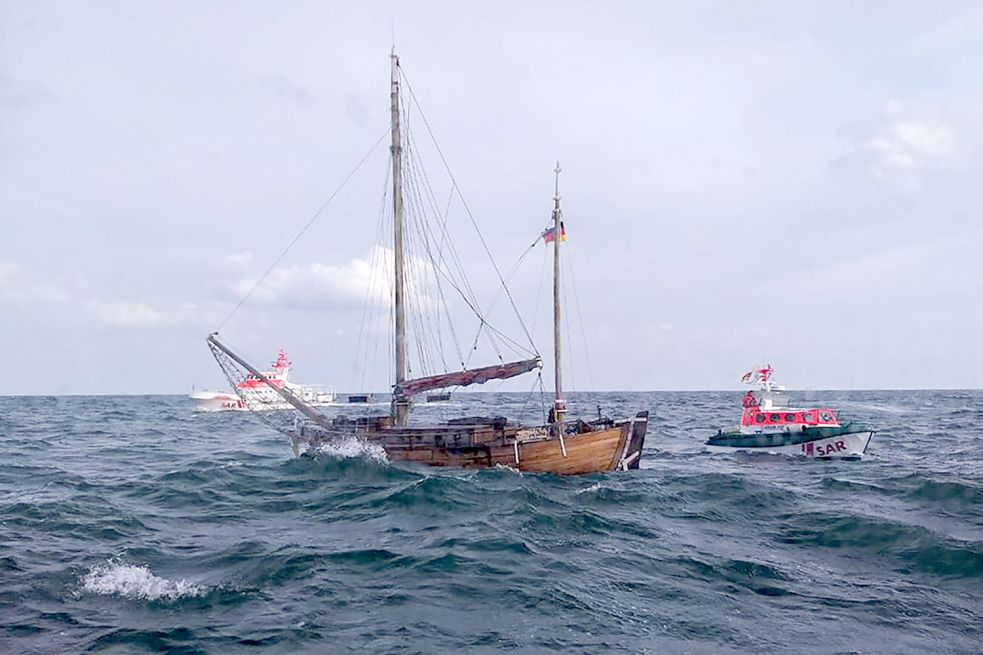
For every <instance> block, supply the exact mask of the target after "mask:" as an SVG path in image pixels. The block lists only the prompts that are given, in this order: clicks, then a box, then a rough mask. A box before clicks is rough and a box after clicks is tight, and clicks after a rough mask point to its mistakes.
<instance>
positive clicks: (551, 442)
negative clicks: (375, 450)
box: [289, 412, 648, 475]
mask: <svg viewBox="0 0 983 655" xmlns="http://www.w3.org/2000/svg"><path fill="white" fill-rule="evenodd" d="M584 425H585V426H586V424H584ZM647 429H648V412H639V413H638V414H637V415H636V416H635V417H634V418H633V419H631V420H628V421H623V422H620V423H616V424H613V425H610V426H609V427H598V428H595V429H590V428H587V427H585V428H584V429H582V430H578V431H577V432H576V433H571V434H566V435H564V437H563V439H562V440H561V439H560V438H559V437H557V436H555V435H550V432H549V427H547V426H542V427H539V428H531V429H521V428H515V427H509V428H506V427H504V426H497V427H496V426H491V425H466V424H462V425H452V426H439V427H432V428H367V429H364V430H357V431H356V432H355V434H356V436H357V437H358V438H360V439H364V440H365V441H366V442H367V443H370V444H375V445H378V446H381V447H382V449H383V450H384V451H385V452H386V456H387V457H388V458H389V459H390V460H393V461H409V462H416V463H418V464H425V465H427V466H439V467H453V468H495V467H508V468H512V469H516V470H519V471H523V472H531V473H552V474H555V475H583V474H588V473H602V472H606V471H614V470H630V469H637V468H638V465H639V460H640V459H641V452H642V448H643V446H644V443H645V434H646V431H647ZM347 434H348V436H349V437H350V435H351V432H349V433H347ZM341 435H342V433H340V432H339V433H335V434H331V433H330V432H323V431H320V430H318V429H317V428H315V429H313V430H301V431H295V432H291V433H289V436H290V438H291V442H292V445H293V447H294V452H295V453H297V454H301V453H303V452H311V451H314V452H316V451H317V449H318V448H319V447H320V446H322V445H329V444H331V443H332V441H333V440H337V439H340V438H343V437H342V436H341Z"/></svg>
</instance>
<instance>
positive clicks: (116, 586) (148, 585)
mask: <svg viewBox="0 0 983 655" xmlns="http://www.w3.org/2000/svg"><path fill="white" fill-rule="evenodd" d="M82 589H83V590H85V591H87V592H89V593H92V594H101V595H104V596H122V597H124V598H132V599H136V600H177V599H178V598H193V597H196V596H201V595H203V594H204V593H205V590H204V589H203V588H202V587H200V586H199V585H196V584H193V583H191V582H188V581H187V580H176V581H175V580H168V579H166V578H161V577H158V576H156V575H154V574H153V573H151V572H150V569H149V568H147V567H146V566H136V565H133V564H127V563H125V562H117V561H112V560H111V561H109V562H106V563H105V564H100V565H98V566H94V567H93V568H92V569H91V570H90V571H89V572H88V573H86V574H85V575H84V576H82Z"/></svg>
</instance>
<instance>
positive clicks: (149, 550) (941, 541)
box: [0, 391, 983, 654]
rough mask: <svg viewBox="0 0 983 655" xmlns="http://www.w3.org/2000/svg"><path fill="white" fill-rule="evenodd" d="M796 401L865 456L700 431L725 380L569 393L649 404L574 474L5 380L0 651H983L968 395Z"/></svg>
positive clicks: (496, 403) (512, 409)
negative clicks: (737, 443)
mask: <svg viewBox="0 0 983 655" xmlns="http://www.w3.org/2000/svg"><path fill="white" fill-rule="evenodd" d="M799 396H800V398H799V399H800V400H803V401H808V402H809V403H812V402H828V403H829V404H831V405H833V406H835V407H838V408H840V409H841V411H842V413H843V415H844V416H848V417H850V418H855V419H858V420H862V421H867V422H870V423H872V424H874V425H875V426H876V428H877V430H878V432H877V434H876V435H875V436H874V440H873V441H872V443H871V447H870V449H869V451H868V457H867V458H865V459H864V460H863V461H859V462H858V461H806V460H800V459H793V458H782V457H778V456H768V455H740V454H722V455H721V454H710V453H707V452H705V451H704V449H703V446H702V443H703V441H704V440H705V439H706V437H707V436H709V434H710V433H712V432H714V431H715V430H716V428H717V427H726V426H728V425H733V424H735V423H736V421H737V416H738V412H739V404H740V392H729V393H718V392H700V393H682V392H679V393H668V392H666V393H599V394H588V393H584V394H579V395H575V396H574V397H573V400H572V402H571V405H572V407H573V409H574V410H575V411H576V410H579V411H581V412H583V413H585V414H588V415H592V416H593V415H596V412H597V411H598V410H597V405H598V404H600V406H601V411H603V412H604V413H605V414H610V415H613V416H617V415H627V414H628V413H629V412H633V411H635V410H638V409H649V410H651V411H652V412H653V420H652V422H651V425H650V429H649V434H648V438H647V441H646V448H645V451H644V459H643V461H642V468H641V470H639V471H632V472H627V473H612V474H604V475H591V476H584V477H578V478H559V477H554V476H550V475H530V474H521V475H520V474H518V473H516V472H514V471H512V470H510V469H497V470H489V471H478V472H476V471H461V470H437V469H426V468H422V467H417V466H412V465H406V464H399V463H390V462H387V461H385V458H384V457H383V456H381V455H380V453H379V452H377V451H375V450H373V449H372V448H364V447H360V446H359V445H358V444H355V443H352V444H349V445H348V446H346V447H344V448H339V449H337V450H336V451H334V452H326V453H322V454H321V455H320V456H319V457H317V458H314V459H311V458H301V459H294V458H293V457H292V456H291V451H290V447H289V445H288V443H287V441H286V439H285V438H284V437H281V436H279V435H278V434H276V433H275V432H272V431H271V430H270V429H268V428H267V427H266V426H264V425H263V424H262V423H260V422H258V421H257V420H256V419H255V418H254V417H253V416H251V415H250V414H248V413H221V414H196V413H195V412H194V411H192V406H191V404H190V401H188V400H187V399H186V398H183V397H177V396H127V397H78V396H75V397H14V398H0V653H4V654H8V653H81V652H92V653H145V652H155V653H425V654H436V653H498V652H517V653H592V654H594V653H756V654H758V653H893V654H897V653H980V652H983V455H981V453H983V391H865V392H859V391H850V392H817V393H812V394H808V395H807V396H806V397H802V394H799ZM803 404H805V403H803ZM541 408H542V405H541V403H540V398H539V397H538V396H536V397H533V398H531V399H530V398H529V397H528V396H525V395H522V394H494V393H485V394H456V395H455V396H454V397H453V399H452V401H451V402H450V403H447V404H441V405H433V406H421V407H420V408H418V410H417V412H416V415H415V416H416V417H417V418H424V419H425V418H427V417H428V416H430V417H436V416H439V415H467V414H471V415H474V414H483V415H489V414H501V415H510V416H516V415H522V416H525V417H526V419H529V420H532V419H535V418H536V416H537V415H538V414H539V413H540V411H541ZM370 409H371V408H370ZM375 409H377V410H380V411H382V410H385V406H384V405H380V406H378V407H376V408H375ZM330 411H332V412H335V413H337V412H346V413H351V412H352V411H355V410H352V409H351V408H347V407H342V408H334V409H332V410H330Z"/></svg>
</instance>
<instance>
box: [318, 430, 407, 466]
mask: <svg viewBox="0 0 983 655" xmlns="http://www.w3.org/2000/svg"><path fill="white" fill-rule="evenodd" d="M319 455H323V456H326V457H334V458H337V459H355V458H363V459H370V460H374V461H376V462H388V461H389V458H387V457H386V451H385V450H383V448H382V446H379V445H378V444H374V443H369V442H367V441H365V440H364V439H359V438H358V437H355V436H347V437H345V438H344V439H340V440H338V441H334V442H332V443H328V444H322V445H321V446H319V447H318V448H317V450H316V451H315V453H314V456H315V457H316V456H319Z"/></svg>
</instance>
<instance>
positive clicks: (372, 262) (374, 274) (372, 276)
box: [352, 153, 392, 391]
mask: <svg viewBox="0 0 983 655" xmlns="http://www.w3.org/2000/svg"><path fill="white" fill-rule="evenodd" d="M391 174H392V153H389V157H388V159H387V160H386V176H385V182H384V183H383V185H382V199H381V200H380V201H379V219H378V223H377V227H376V238H375V241H376V243H379V242H380V241H381V240H382V232H383V228H384V227H385V222H386V200H387V199H388V198H389V176H390V175H391ZM377 258H378V249H377V248H373V250H372V256H371V257H370V259H369V280H368V284H367V285H366V287H365V298H364V299H363V300H362V319H361V321H359V324H358V326H359V327H358V340H357V341H356V342H355V361H354V369H353V370H352V387H354V386H355V377H356V375H357V371H358V364H359V357H360V355H361V352H362V336H363V334H364V333H365V324H366V322H367V315H368V311H369V297H370V296H371V295H372V291H373V290H374V289H375V284H376V281H377V279H378V277H379V270H378V269H377V268H376V259H377ZM365 351H366V360H367V359H368V344H366V346H365ZM364 363H365V364H367V363H368V362H367V361H366V362H364ZM365 368H366V367H365V366H363V367H362V383H363V384H364V382H365ZM352 390H353V391H357V389H352Z"/></svg>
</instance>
